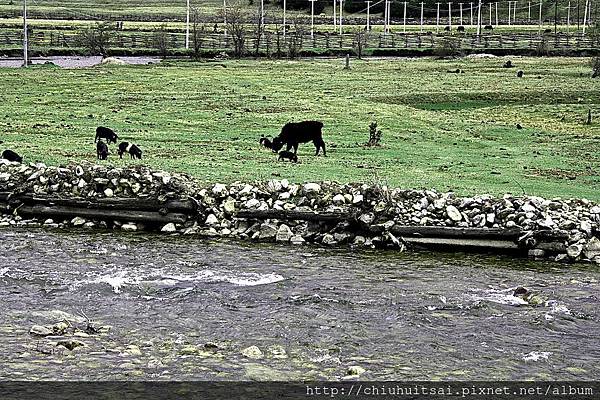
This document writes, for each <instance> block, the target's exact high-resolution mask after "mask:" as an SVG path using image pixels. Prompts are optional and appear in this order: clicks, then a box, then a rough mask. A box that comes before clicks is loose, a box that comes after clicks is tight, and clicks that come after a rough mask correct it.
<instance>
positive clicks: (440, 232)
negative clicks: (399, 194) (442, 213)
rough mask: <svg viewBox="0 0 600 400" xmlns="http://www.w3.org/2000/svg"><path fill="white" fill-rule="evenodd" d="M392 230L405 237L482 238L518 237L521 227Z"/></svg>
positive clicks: (404, 227)
mask: <svg viewBox="0 0 600 400" xmlns="http://www.w3.org/2000/svg"><path fill="white" fill-rule="evenodd" d="M390 232H392V234H394V235H396V236H402V237H403V238H406V237H409V236H421V237H446V238H480V239H507V240H510V239H517V238H518V237H519V234H520V232H521V230H520V229H502V228H456V227H449V226H392V227H391V228H390Z"/></svg>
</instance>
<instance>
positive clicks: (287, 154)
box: [277, 150, 298, 162]
mask: <svg viewBox="0 0 600 400" xmlns="http://www.w3.org/2000/svg"><path fill="white" fill-rule="evenodd" d="M286 158H287V159H288V160H290V161H291V162H298V156H297V155H296V154H294V153H292V152H291V151H285V150H282V151H280V152H279V158H278V159H277V161H282V160H284V159H286Z"/></svg>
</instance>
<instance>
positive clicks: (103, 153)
mask: <svg viewBox="0 0 600 400" xmlns="http://www.w3.org/2000/svg"><path fill="white" fill-rule="evenodd" d="M96 155H97V157H98V160H106V159H107V158H108V146H107V145H106V143H104V142H103V141H102V140H99V141H98V144H97V145H96Z"/></svg>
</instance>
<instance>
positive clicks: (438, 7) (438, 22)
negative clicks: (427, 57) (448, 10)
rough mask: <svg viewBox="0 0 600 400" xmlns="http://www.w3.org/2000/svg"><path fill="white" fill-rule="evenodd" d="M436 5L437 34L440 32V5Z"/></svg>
mask: <svg viewBox="0 0 600 400" xmlns="http://www.w3.org/2000/svg"><path fill="white" fill-rule="evenodd" d="M435 4H437V17H436V19H435V21H436V22H435V32H436V33H438V32H439V31H440V3H435Z"/></svg>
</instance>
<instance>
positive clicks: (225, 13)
mask: <svg viewBox="0 0 600 400" xmlns="http://www.w3.org/2000/svg"><path fill="white" fill-rule="evenodd" d="M223 27H224V30H223V33H224V36H225V39H227V0H223Z"/></svg>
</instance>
